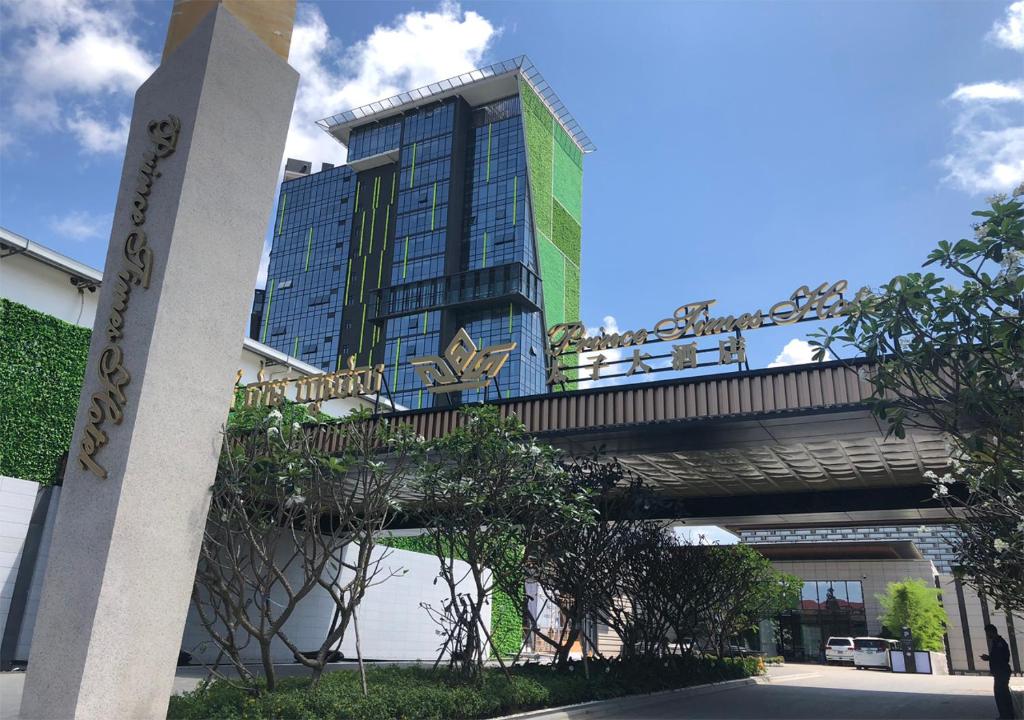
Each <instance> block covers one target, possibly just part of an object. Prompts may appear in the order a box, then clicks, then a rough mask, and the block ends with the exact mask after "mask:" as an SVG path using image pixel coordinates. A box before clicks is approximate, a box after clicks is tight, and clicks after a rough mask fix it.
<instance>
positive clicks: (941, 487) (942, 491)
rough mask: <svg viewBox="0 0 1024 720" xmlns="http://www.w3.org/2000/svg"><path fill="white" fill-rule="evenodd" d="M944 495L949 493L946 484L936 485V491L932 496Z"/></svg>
mask: <svg viewBox="0 0 1024 720" xmlns="http://www.w3.org/2000/svg"><path fill="white" fill-rule="evenodd" d="M943 495H949V488H947V487H946V486H945V485H936V486H935V492H933V493H932V497H933V498H939V497H942V496H943Z"/></svg>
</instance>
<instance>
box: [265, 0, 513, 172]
mask: <svg viewBox="0 0 1024 720" xmlns="http://www.w3.org/2000/svg"><path fill="white" fill-rule="evenodd" d="M498 32H499V31H498V30H497V29H496V28H495V27H494V26H493V25H492V24H491V23H490V21H488V20H487V19H486V18H484V17H483V16H481V15H479V14H478V13H475V12H473V11H465V12H463V10H462V9H461V8H460V7H459V5H458V4H457V3H452V2H445V3H442V4H441V5H440V6H439V7H438V9H437V10H435V11H431V12H409V13H406V14H404V15H400V16H398V17H397V18H395V19H394V21H392V23H391V24H389V25H379V26H377V27H375V28H374V29H373V32H371V33H370V35H369V36H368V37H367V38H365V39H364V40H361V41H359V42H357V43H355V44H354V45H352V46H351V47H349V48H348V49H346V50H342V49H341V47H340V45H339V43H338V41H337V40H336V39H335V38H334V37H333V36H332V35H331V32H330V29H329V28H328V27H327V23H326V22H325V21H324V18H323V15H321V14H320V11H319V10H318V9H317V8H316V7H315V6H312V5H301V6H300V7H299V11H298V17H297V20H296V24H295V30H294V32H293V34H292V44H291V54H290V55H289V58H288V61H289V62H290V63H291V64H292V66H293V67H294V68H295V69H296V70H298V71H299V73H300V74H301V79H300V81H299V90H298V95H297V96H296V99H295V109H294V111H293V113H292V121H291V127H290V129H289V131H288V142H287V145H286V148H285V157H294V158H300V159H302V160H309V161H311V162H312V163H313V164H314V167H316V166H317V164H318V163H320V162H332V163H335V164H337V163H340V162H343V161H344V155H345V150H344V148H342V147H341V146H340V145H339V144H338V143H337V142H336V141H335V140H333V139H332V138H331V137H330V136H329V135H327V134H326V133H325V132H323V131H322V130H321V129H320V128H319V127H317V126H316V124H315V123H316V121H317V120H319V119H321V118H324V117H327V116H329V115H332V114H334V113H337V112H341V111H343V110H349V109H351V108H354V107H358V106H360V105H364V104H366V103H369V102H372V101H374V100H380V99H382V98H386V97H390V96H392V95H396V94H398V93H399V92H403V91H405V90H410V89H413V88H416V87H421V86H423V85H427V84H429V83H431V82H435V81H437V80H443V79H445V78H448V77H452V76H453V75H458V74H459V73H461V72H465V71H467V70H471V69H473V68H476V67H479V66H480V65H481V64H482V61H483V57H484V53H485V52H486V50H487V48H488V47H489V46H490V44H491V42H492V41H493V40H494V38H495V37H496V36H497V34H498Z"/></svg>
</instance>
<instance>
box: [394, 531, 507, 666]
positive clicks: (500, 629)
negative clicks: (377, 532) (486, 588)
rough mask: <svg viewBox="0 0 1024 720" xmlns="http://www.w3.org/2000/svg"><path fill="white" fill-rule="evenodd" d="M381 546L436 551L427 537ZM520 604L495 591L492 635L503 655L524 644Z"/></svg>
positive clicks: (422, 536)
mask: <svg viewBox="0 0 1024 720" xmlns="http://www.w3.org/2000/svg"><path fill="white" fill-rule="evenodd" d="M379 542H380V544H381V545H387V546H388V547H393V548H395V549H397V550H409V551H411V552H418V553H423V554H425V555H433V554H434V550H433V549H432V548H431V547H430V541H429V540H428V539H427V536H426V535H418V536H413V537H386V538H381V539H380V541H379ZM521 602H522V597H521V596H520V597H519V598H518V602H517V601H516V600H513V599H512V598H510V597H509V596H508V595H506V594H505V593H503V592H502V591H501V590H495V591H494V594H493V596H492V599H491V635H492V636H493V637H494V644H495V645H496V646H497V648H498V651H499V652H500V653H501V654H502V655H515V654H516V653H518V652H519V649H520V647H521V646H522V644H523V621H522V618H521V617H520V616H519V605H520V603H521Z"/></svg>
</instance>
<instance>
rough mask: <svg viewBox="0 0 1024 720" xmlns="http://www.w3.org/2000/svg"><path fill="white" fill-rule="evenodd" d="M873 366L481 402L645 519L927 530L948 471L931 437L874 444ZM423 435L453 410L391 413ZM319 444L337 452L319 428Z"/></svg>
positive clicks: (835, 365)
mask: <svg viewBox="0 0 1024 720" xmlns="http://www.w3.org/2000/svg"><path fill="white" fill-rule="evenodd" d="M872 372H873V367H872V366H871V365H870V364H867V363H864V362H857V363H852V364H851V363H847V362H839V361H837V362H830V363H818V364H813V365H800V366H792V367H785V368H770V369H767V370H755V371H747V372H734V373H722V374H719V375H704V376H698V377H690V378H682V379H673V380H667V381H661V382H652V383H645V384H633V385H618V386H611V387H605V388H596V389H587V390H575V391H571V392H563V393H553V394H548V395H537V396H533V397H526V398H514V399H509V400H499V401H497V402H494V403H492V404H493V405H495V406H496V407H497V408H498V409H499V411H500V412H501V413H502V414H503V415H506V416H507V415H515V416H516V417H518V418H519V419H520V420H521V421H522V422H523V424H524V425H525V426H526V429H527V431H528V432H530V433H531V434H533V435H534V436H536V437H537V438H539V439H542V440H544V441H546V442H549V443H551V444H553V445H556V446H558V447H561V448H563V449H564V450H566V451H568V452H570V453H573V454H576V455H583V454H589V453H592V452H593V451H594V450H596V449H599V450H601V451H602V452H604V453H605V454H607V455H609V456H614V457H617V458H619V459H620V460H621V461H622V463H623V464H624V465H626V466H627V467H628V468H630V469H631V470H632V471H634V472H636V473H638V474H639V475H641V476H642V477H643V478H644V479H645V480H646V481H647V482H648V483H649V484H650V485H651V486H653V487H654V488H655V490H656V496H657V502H656V503H654V504H653V505H652V507H651V516H652V517H660V518H666V519H676V518H678V519H681V520H683V521H685V522H689V523H695V524H715V525H730V526H766V527H767V526H772V525H783V526H785V525H788V526H793V525H844V524H867V523H872V524H874V523H882V522H884V523H915V524H920V523H937V522H943V521H946V522H948V516H947V515H946V513H945V511H944V510H942V508H941V507H940V506H939V504H938V503H937V501H935V500H934V499H933V498H932V495H931V486H930V483H928V481H927V480H926V479H925V477H924V473H925V472H926V471H928V470H934V471H936V472H939V471H944V470H945V469H946V468H947V467H948V465H949V461H950V457H949V448H948V446H947V443H946V441H945V440H944V438H943V437H942V436H941V435H940V434H938V433H936V432H932V431H927V430H915V431H911V432H908V434H907V437H906V438H903V439H899V438H895V437H886V432H885V427H884V426H882V425H880V424H879V422H878V421H877V420H876V419H875V418H874V417H873V416H872V415H871V413H870V411H869V410H868V406H867V401H868V400H869V399H870V397H871V394H872V387H871V385H870V383H869V382H868V381H867V379H866V378H868V377H870V374H871V373H872ZM386 417H387V421H388V422H392V423H403V424H407V425H410V426H411V427H412V428H413V429H414V430H415V431H416V432H417V433H419V434H420V435H423V436H424V437H425V438H427V439H430V438H435V437H439V436H442V435H444V434H446V433H448V432H451V431H452V430H453V429H454V428H456V427H458V426H460V425H461V424H462V423H463V422H464V417H463V416H462V415H461V414H460V413H459V412H458V410H457V409H456V408H444V409H442V408H432V409H430V410H423V411H408V412H399V413H393V414H391V415H388V416H386ZM319 441H320V443H321V447H323V448H324V449H326V450H328V451H330V450H331V448H332V447H336V446H337V444H338V443H339V442H340V438H339V436H337V434H336V433H334V434H332V431H331V430H329V429H328V430H324V431H322V434H321V435H320V437H319Z"/></svg>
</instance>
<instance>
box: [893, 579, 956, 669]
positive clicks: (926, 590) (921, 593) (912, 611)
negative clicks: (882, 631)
mask: <svg viewBox="0 0 1024 720" xmlns="http://www.w3.org/2000/svg"><path fill="white" fill-rule="evenodd" d="M875 597H877V598H878V602H879V604H880V605H881V606H882V614H881V615H880V616H879V617H878V619H879V621H881V623H882V625H883V626H884V627H885V628H886V629H887V630H888V631H889V632H890V633H892V634H893V637H897V636H898V633H899V632H900V630H901V629H902V628H905V627H909V628H910V631H911V632H912V633H913V636H914V649H915V650H934V651H935V652H942V651H943V649H944V647H945V645H944V644H943V642H942V638H943V635H945V632H946V622H947V621H948V619H949V618H948V617H947V616H946V611H945V609H943V607H942V603H940V602H939V590H938V589H937V588H933V587H928V586H927V585H926V584H925V582H924V580H920V579H911V578H907V579H906V580H903V581H902V582H892V583H889V585H888V586H887V587H886V589H885V594H884V595H876V596H875Z"/></svg>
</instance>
